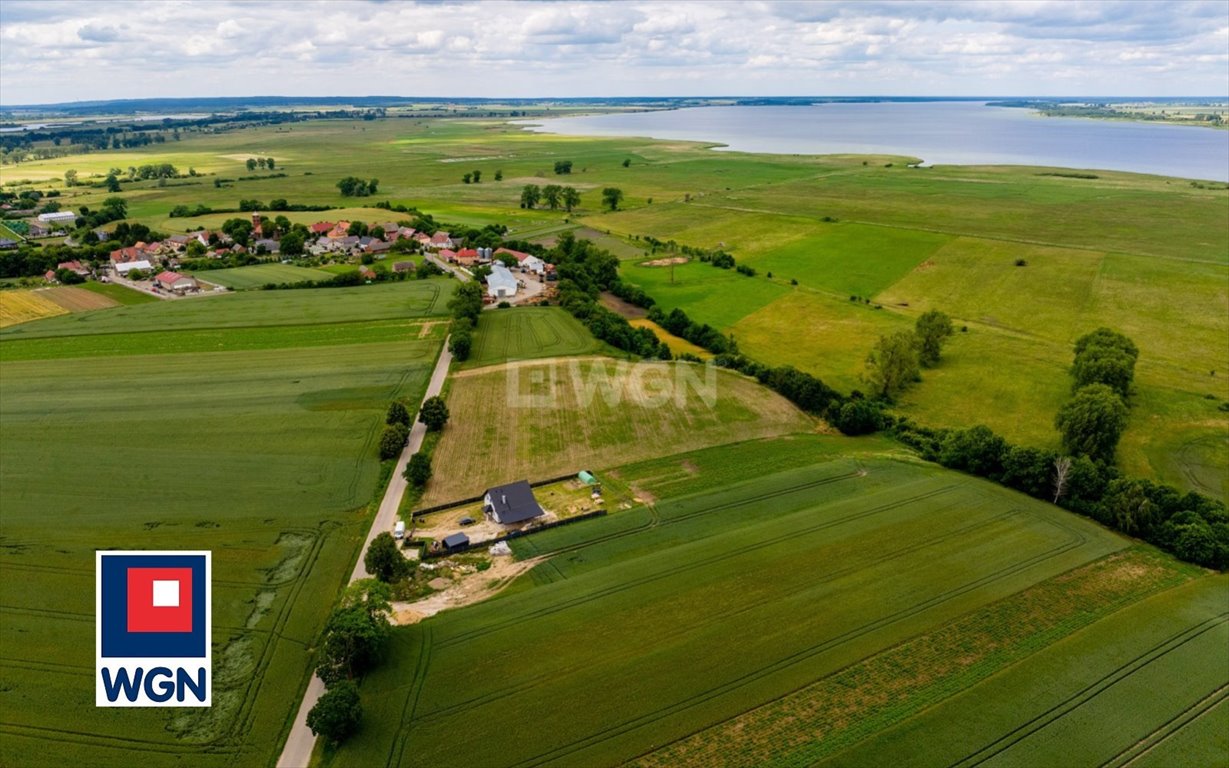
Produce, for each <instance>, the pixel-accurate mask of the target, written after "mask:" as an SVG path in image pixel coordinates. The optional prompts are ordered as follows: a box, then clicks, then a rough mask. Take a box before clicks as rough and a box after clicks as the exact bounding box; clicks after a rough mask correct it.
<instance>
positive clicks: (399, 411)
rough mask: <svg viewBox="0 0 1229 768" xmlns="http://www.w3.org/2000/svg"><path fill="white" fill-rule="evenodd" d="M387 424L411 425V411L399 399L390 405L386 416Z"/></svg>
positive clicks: (385, 421)
mask: <svg viewBox="0 0 1229 768" xmlns="http://www.w3.org/2000/svg"><path fill="white" fill-rule="evenodd" d="M384 423H385V424H404V425H405V426H407V427H409V426H410V412H409V411H408V410H406V407H405V406H404V405H402V404H401V403H400V402H399V401H397V400H394V401H393V402H391V403H389V405H388V415H387V416H385V417H384Z"/></svg>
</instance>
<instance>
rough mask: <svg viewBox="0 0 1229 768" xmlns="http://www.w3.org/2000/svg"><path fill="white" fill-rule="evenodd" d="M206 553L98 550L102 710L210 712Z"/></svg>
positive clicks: (97, 700) (96, 573) (98, 696)
mask: <svg viewBox="0 0 1229 768" xmlns="http://www.w3.org/2000/svg"><path fill="white" fill-rule="evenodd" d="M210 567H211V563H210V559H209V553H208V552H98V553H97V559H96V561H95V570H94V577H95V582H94V583H95V610H96V612H97V615H96V622H95V623H96V627H95V632H96V638H95V640H96V653H97V658H98V677H97V684H96V688H95V693H94V699H95V703H96V704H97V705H98V706H100V707H208V706H210V703H211V700H212V691H211V689H212V685H211V664H210V631H209V624H210V619H211V613H212V611H211V609H210V600H211V599H212V595H211V589H210V577H211V570H210Z"/></svg>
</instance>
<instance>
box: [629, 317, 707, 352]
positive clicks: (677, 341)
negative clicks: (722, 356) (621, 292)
mask: <svg viewBox="0 0 1229 768" xmlns="http://www.w3.org/2000/svg"><path fill="white" fill-rule="evenodd" d="M627 322H628V323H629V324H631V326H632V327H633V328H648V329H649V330H650V331H652V332H653V333H654V334H656V335H657V338H658V339H659V340H660V341H661V342H662V343H663V344H665V345H666V346H667V347H669V348H670V353H671V354H672V355H675V356H676V357H677V356H678V355H680V354H683V353H684V352H686V353H687V354H689V355H695V356H696V357H698V358H700V359H701V360H708V359H710V358H711V357H712V356H713V353H712V352H709V351H708V350H707V349H705V348H704V347H697V346H696V345H695V344H692V343H691V342H690V341H688V340H687V339H683V338H679V337H678V336H675V335H674V334H673V333H670V332H669V331H667V330H666V329H665V328H662V327H661V326H660V325H658V324H657V323H655V322H653V321H652V320H649V319H648V318H646V317H641V318H637V319H635V320H628V321H627Z"/></svg>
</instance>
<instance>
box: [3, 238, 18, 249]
mask: <svg viewBox="0 0 1229 768" xmlns="http://www.w3.org/2000/svg"><path fill="white" fill-rule="evenodd" d="M16 247H17V241H16V240H12V239H10V238H7V237H0V251H7V250H10V249H13V248H16Z"/></svg>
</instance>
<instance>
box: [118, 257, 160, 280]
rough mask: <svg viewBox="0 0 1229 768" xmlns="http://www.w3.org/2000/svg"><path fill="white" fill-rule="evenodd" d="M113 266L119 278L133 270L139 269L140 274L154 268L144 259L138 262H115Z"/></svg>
mask: <svg viewBox="0 0 1229 768" xmlns="http://www.w3.org/2000/svg"><path fill="white" fill-rule="evenodd" d="M114 266H115V271H116V272H118V273H119V274H120V275H121V276H123V275H126V274H128V273H129V272H131V271H132V270H134V269H139V270H141V271H142V272H148V271H150V270H151V269H153V268H154V265H152V264H150V263H149V262H148V261H146V260H145V259H141V260H140V261H120V262H116V263H115V265H114Z"/></svg>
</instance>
